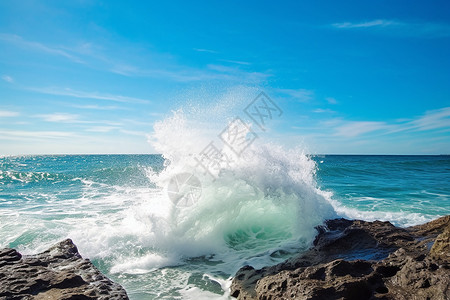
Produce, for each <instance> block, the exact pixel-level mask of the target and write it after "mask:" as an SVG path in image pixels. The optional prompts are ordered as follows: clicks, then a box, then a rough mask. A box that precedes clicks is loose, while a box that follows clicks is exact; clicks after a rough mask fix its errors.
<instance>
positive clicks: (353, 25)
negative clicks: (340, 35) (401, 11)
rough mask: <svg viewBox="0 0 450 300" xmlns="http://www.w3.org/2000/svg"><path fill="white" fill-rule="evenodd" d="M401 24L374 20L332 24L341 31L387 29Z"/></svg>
mask: <svg viewBox="0 0 450 300" xmlns="http://www.w3.org/2000/svg"><path fill="white" fill-rule="evenodd" d="M398 24H400V23H397V22H394V21H389V20H373V21H367V22H361V23H352V22H343V23H334V24H331V25H332V26H333V27H336V28H340V29H351V28H369V27H386V26H392V25H398Z"/></svg>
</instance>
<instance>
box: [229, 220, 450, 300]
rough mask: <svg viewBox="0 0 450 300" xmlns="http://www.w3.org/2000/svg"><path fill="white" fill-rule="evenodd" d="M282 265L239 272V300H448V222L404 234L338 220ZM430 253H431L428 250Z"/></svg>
mask: <svg viewBox="0 0 450 300" xmlns="http://www.w3.org/2000/svg"><path fill="white" fill-rule="evenodd" d="M318 231H319V234H318V235H317V237H316V239H315V241H314V246H313V247H312V248H311V249H310V250H308V251H307V252H306V253H303V254H302V255H300V256H297V257H294V258H292V259H289V260H287V261H285V262H283V263H281V264H279V265H275V266H272V267H266V268H263V269H260V270H255V269H253V268H252V267H249V266H246V267H243V268H241V269H240V270H239V271H238V272H237V273H236V276H235V278H234V279H233V283H232V285H231V294H232V296H234V297H236V298H238V299H261V300H262V299H264V300H269V299H311V300H312V299H314V300H319V299H324V300H333V299H355V300H364V299H386V300H387V299H392V300H393V299H396V300H397V299H400V300H403V299H404V300H414V299H430V300H432V299H447V300H448V299H450V252H449V251H450V250H449V249H450V216H446V217H442V218H439V219H437V220H434V221H432V222H429V223H426V224H423V225H419V226H414V227H409V228H406V229H403V228H398V227H395V226H393V225H392V224H391V223H389V222H380V221H375V222H364V221H358V220H355V221H350V220H345V219H336V220H330V221H327V222H325V225H324V226H321V227H319V228H318ZM430 249H431V250H430Z"/></svg>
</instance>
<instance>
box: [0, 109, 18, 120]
mask: <svg viewBox="0 0 450 300" xmlns="http://www.w3.org/2000/svg"><path fill="white" fill-rule="evenodd" d="M18 115H20V114H19V113H18V112H17V111H10V110H0V118H6V117H17V116H18Z"/></svg>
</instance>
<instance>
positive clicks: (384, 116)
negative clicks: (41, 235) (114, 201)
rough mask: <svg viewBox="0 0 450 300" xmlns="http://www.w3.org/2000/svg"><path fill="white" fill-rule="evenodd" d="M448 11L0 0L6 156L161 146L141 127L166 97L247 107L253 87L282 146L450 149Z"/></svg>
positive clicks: (356, 150) (155, 116)
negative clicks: (270, 110)
mask: <svg viewBox="0 0 450 300" xmlns="http://www.w3.org/2000/svg"><path fill="white" fill-rule="evenodd" d="M449 11H450V2H449V1H410V0H408V1H384V0H380V1H358V0H355V1H276V2H274V1H270V2H269V1H245V2H244V1H189V2H188V1H126V2H124V1H89V0H78V1H77V0H74V1H56V0H55V1H30V0H22V1H19V2H18V1H12V0H3V1H1V2H0V155H19V154H97V153H98V154H103V153H104V154H116V153H144V154H145V153H155V152H156V150H155V149H154V148H153V147H152V145H151V144H150V143H149V142H148V140H149V134H150V135H151V133H152V130H153V125H154V124H155V122H158V121H161V120H163V119H164V118H167V117H168V116H170V115H171V113H172V111H177V110H179V109H181V108H184V109H186V108H185V107H186V106H190V107H192V106H194V107H199V106H205V107H209V108H211V107H214V106H215V105H216V106H218V105H219V106H222V108H223V106H224V105H225V106H226V105H227V104H229V105H230V109H229V110H228V114H230V117H233V116H234V115H238V116H239V117H242V118H244V119H245V113H244V109H245V107H246V106H247V105H249V104H250V103H252V101H253V99H255V97H257V96H258V95H259V93H260V92H264V93H265V94H266V95H267V96H268V97H269V98H270V99H271V100H272V101H273V103H275V104H276V105H277V106H278V107H279V108H280V110H281V111H282V114H281V115H280V116H278V117H277V118H276V119H275V118H274V119H273V120H272V121H273V122H271V124H270V126H268V127H269V128H268V129H267V130H266V131H265V132H264V133H261V134H259V136H260V137H262V138H264V139H267V140H268V141H270V142H275V143H279V144H281V145H283V146H285V147H304V148H305V149H306V150H305V151H307V152H308V153H313V154H449V153H450V14H449V13H448V12H449ZM231 106H232V107H231ZM224 111H227V110H226V109H225V110H224V109H218V110H213V109H208V110H203V111H202V113H203V114H204V115H206V119H207V120H210V121H211V122H213V121H212V120H218V119H220V118H219V117H223V114H226V113H224ZM219 115H220V116H219ZM216 117H217V118H216ZM245 121H246V122H247V121H248V122H250V123H251V120H249V119H248V118H247V119H245ZM253 125H254V124H253ZM205 127H208V125H206V126H205ZM255 130H256V129H255Z"/></svg>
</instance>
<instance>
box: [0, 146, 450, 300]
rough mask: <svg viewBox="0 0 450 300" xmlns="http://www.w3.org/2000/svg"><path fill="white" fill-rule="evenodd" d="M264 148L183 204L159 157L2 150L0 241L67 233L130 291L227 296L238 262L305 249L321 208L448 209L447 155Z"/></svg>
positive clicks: (134, 295)
mask: <svg viewBox="0 0 450 300" xmlns="http://www.w3.org/2000/svg"><path fill="white" fill-rule="evenodd" d="M269 152H270V151H268V150H264V151H263V150H261V151H260V152H259V154H258V155H255V156H253V158H252V159H248V160H246V161H245V162H243V163H241V164H240V165H239V166H237V167H234V168H232V169H230V170H226V172H225V171H224V172H222V173H221V174H220V176H219V177H218V179H217V180H213V181H211V180H210V181H208V180H201V182H202V194H201V198H200V199H198V202H197V203H195V204H194V205H192V206H190V207H184V208H180V207H176V206H175V205H174V203H173V202H171V201H170V199H169V197H167V190H166V188H167V184H166V183H167V178H166V177H167V176H166V177H164V176H163V175H164V174H165V175H167V174H166V173H165V172H167V170H168V168H169V167H167V164H165V161H164V159H163V157H162V156H160V155H57V156H6V157H0V247H14V248H18V249H19V250H20V251H22V252H23V253H36V252H38V251H42V250H45V249H46V248H48V246H50V245H52V244H53V243H56V242H58V241H60V240H62V239H64V238H67V237H70V238H72V239H73V240H74V242H75V243H76V244H77V245H78V247H79V250H80V253H81V254H82V255H83V256H84V257H87V258H90V259H91V260H92V261H93V262H94V264H95V265H96V266H97V267H99V268H100V270H101V271H103V272H104V273H106V274H107V275H108V276H110V277H111V278H112V279H114V280H115V281H117V282H119V283H120V284H122V285H123V286H124V287H125V288H126V289H127V291H128V293H129V296H130V298H131V299H155V298H158V299H159V298H164V299H173V298H178V299H185V298H190V299H202V298H204V299H212V298H217V299H227V298H229V296H228V294H227V287H228V286H229V283H230V281H229V277H230V276H232V275H233V273H234V272H235V271H236V270H237V269H238V268H239V267H240V266H242V265H244V264H251V265H254V266H256V267H261V266H264V265H268V264H274V263H277V262H280V261H282V260H284V259H285V258H287V257H289V255H291V253H294V252H296V251H301V250H302V249H306V248H307V247H308V246H309V245H310V243H311V240H312V238H313V237H314V234H315V230H314V226H315V225H317V224H320V223H321V222H322V221H323V220H324V219H326V218H331V217H337V216H343V217H349V218H360V219H366V220H374V219H382V220H388V221H391V222H393V223H394V224H396V225H399V226H409V225H414V224H419V223H423V222H426V221H428V220H431V219H434V218H436V217H439V216H443V215H447V214H450V184H449V182H450V156H350V155H349V156H344V155H343V156H340V155H336V156H335V155H319V156H313V157H312V158H310V157H307V156H305V155H297V154H296V153H289V155H288V154H285V153H281V152H280V151H279V150H271V152H270V153H269ZM163 170H165V171H163ZM199 176H200V175H199ZM169 177H170V176H169ZM200 179H202V177H200Z"/></svg>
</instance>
